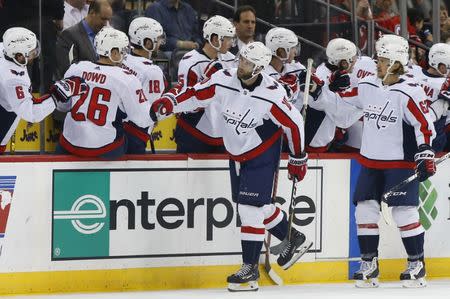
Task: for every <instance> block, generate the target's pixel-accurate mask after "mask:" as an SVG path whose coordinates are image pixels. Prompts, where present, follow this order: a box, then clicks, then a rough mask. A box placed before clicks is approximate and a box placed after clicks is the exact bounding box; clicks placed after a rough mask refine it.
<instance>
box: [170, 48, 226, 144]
mask: <svg viewBox="0 0 450 299" xmlns="http://www.w3.org/2000/svg"><path fill="white" fill-rule="evenodd" d="M231 55H232V54H231ZM233 56H234V55H233ZM222 58H224V57H222ZM225 59H229V60H230V61H229V63H232V62H231V56H229V55H227V57H225ZM233 59H234V58H233ZM212 61H213V60H211V59H210V58H209V57H208V56H207V55H206V53H204V52H203V50H192V51H190V52H188V53H186V54H185V55H184V56H183V59H182V60H181V61H180V64H179V66H178V87H177V88H176V89H177V90H178V92H182V91H184V90H186V89H187V88H189V87H192V86H194V85H195V84H197V83H198V82H201V81H203V80H204V79H205V73H204V72H205V70H206V69H207V68H208V66H209V64H210V63H211V62H212ZM213 118H214V116H213V115H212V113H211V111H210V110H209V109H200V110H198V111H195V112H191V113H182V114H180V115H178V119H177V129H178V128H182V129H183V130H184V131H186V132H188V133H189V135H190V136H184V135H181V136H180V135H177V138H178V140H180V141H181V139H182V138H183V139H184V138H185V139H186V140H183V141H184V142H189V141H190V140H191V139H192V138H194V139H199V140H200V141H201V142H203V143H206V144H208V145H211V146H220V145H223V141H222V139H221V138H220V134H219V132H217V131H216V130H215V129H214V126H213V124H212V119H213Z"/></svg>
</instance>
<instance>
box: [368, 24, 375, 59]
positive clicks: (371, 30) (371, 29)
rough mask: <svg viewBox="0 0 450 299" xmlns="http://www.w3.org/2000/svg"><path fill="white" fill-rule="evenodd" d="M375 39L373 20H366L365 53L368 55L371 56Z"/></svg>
mask: <svg viewBox="0 0 450 299" xmlns="http://www.w3.org/2000/svg"><path fill="white" fill-rule="evenodd" d="M374 41H375V21H374V20H368V21H367V55H368V56H369V57H372V56H373V52H374V51H373V50H374V43H375V42H374Z"/></svg>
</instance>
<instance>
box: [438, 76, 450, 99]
mask: <svg viewBox="0 0 450 299" xmlns="http://www.w3.org/2000/svg"><path fill="white" fill-rule="evenodd" d="M438 99H440V100H444V101H446V102H447V103H449V104H450V78H447V80H445V81H444V83H443V84H442V86H441V91H440V92H439V95H438Z"/></svg>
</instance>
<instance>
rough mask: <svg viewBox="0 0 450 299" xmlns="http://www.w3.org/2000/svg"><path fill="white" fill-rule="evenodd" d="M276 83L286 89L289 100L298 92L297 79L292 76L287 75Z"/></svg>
mask: <svg viewBox="0 0 450 299" xmlns="http://www.w3.org/2000/svg"><path fill="white" fill-rule="evenodd" d="M278 81H279V82H280V83H281V85H283V87H284V89H286V93H287V95H288V97H289V98H291V97H292V96H293V95H294V94H295V93H296V92H297V91H298V77H297V76H296V75H293V74H287V75H284V76H282V77H280V79H278Z"/></svg>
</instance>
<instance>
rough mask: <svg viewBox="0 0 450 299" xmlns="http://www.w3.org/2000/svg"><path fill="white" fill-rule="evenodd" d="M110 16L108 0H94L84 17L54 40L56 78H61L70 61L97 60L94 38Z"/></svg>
mask: <svg viewBox="0 0 450 299" xmlns="http://www.w3.org/2000/svg"><path fill="white" fill-rule="evenodd" d="M111 17H112V9H111V5H110V4H109V2H108V0H95V1H93V2H92V4H90V6H89V12H88V15H87V16H86V18H84V19H83V20H82V21H81V22H78V23H77V24H76V25H74V26H72V27H69V28H67V29H66V30H64V31H63V32H62V33H61V34H60V36H59V37H58V40H57V42H56V49H57V56H56V58H57V62H58V65H57V76H58V78H62V76H63V75H64V73H65V72H66V71H67V69H68V68H69V66H70V64H72V63H76V62H79V61H83V60H88V61H96V60H97V55H96V53H95V51H94V38H95V35H96V34H97V32H99V31H100V29H102V28H103V27H104V26H106V25H107V24H108V23H109V21H110V20H111Z"/></svg>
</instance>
